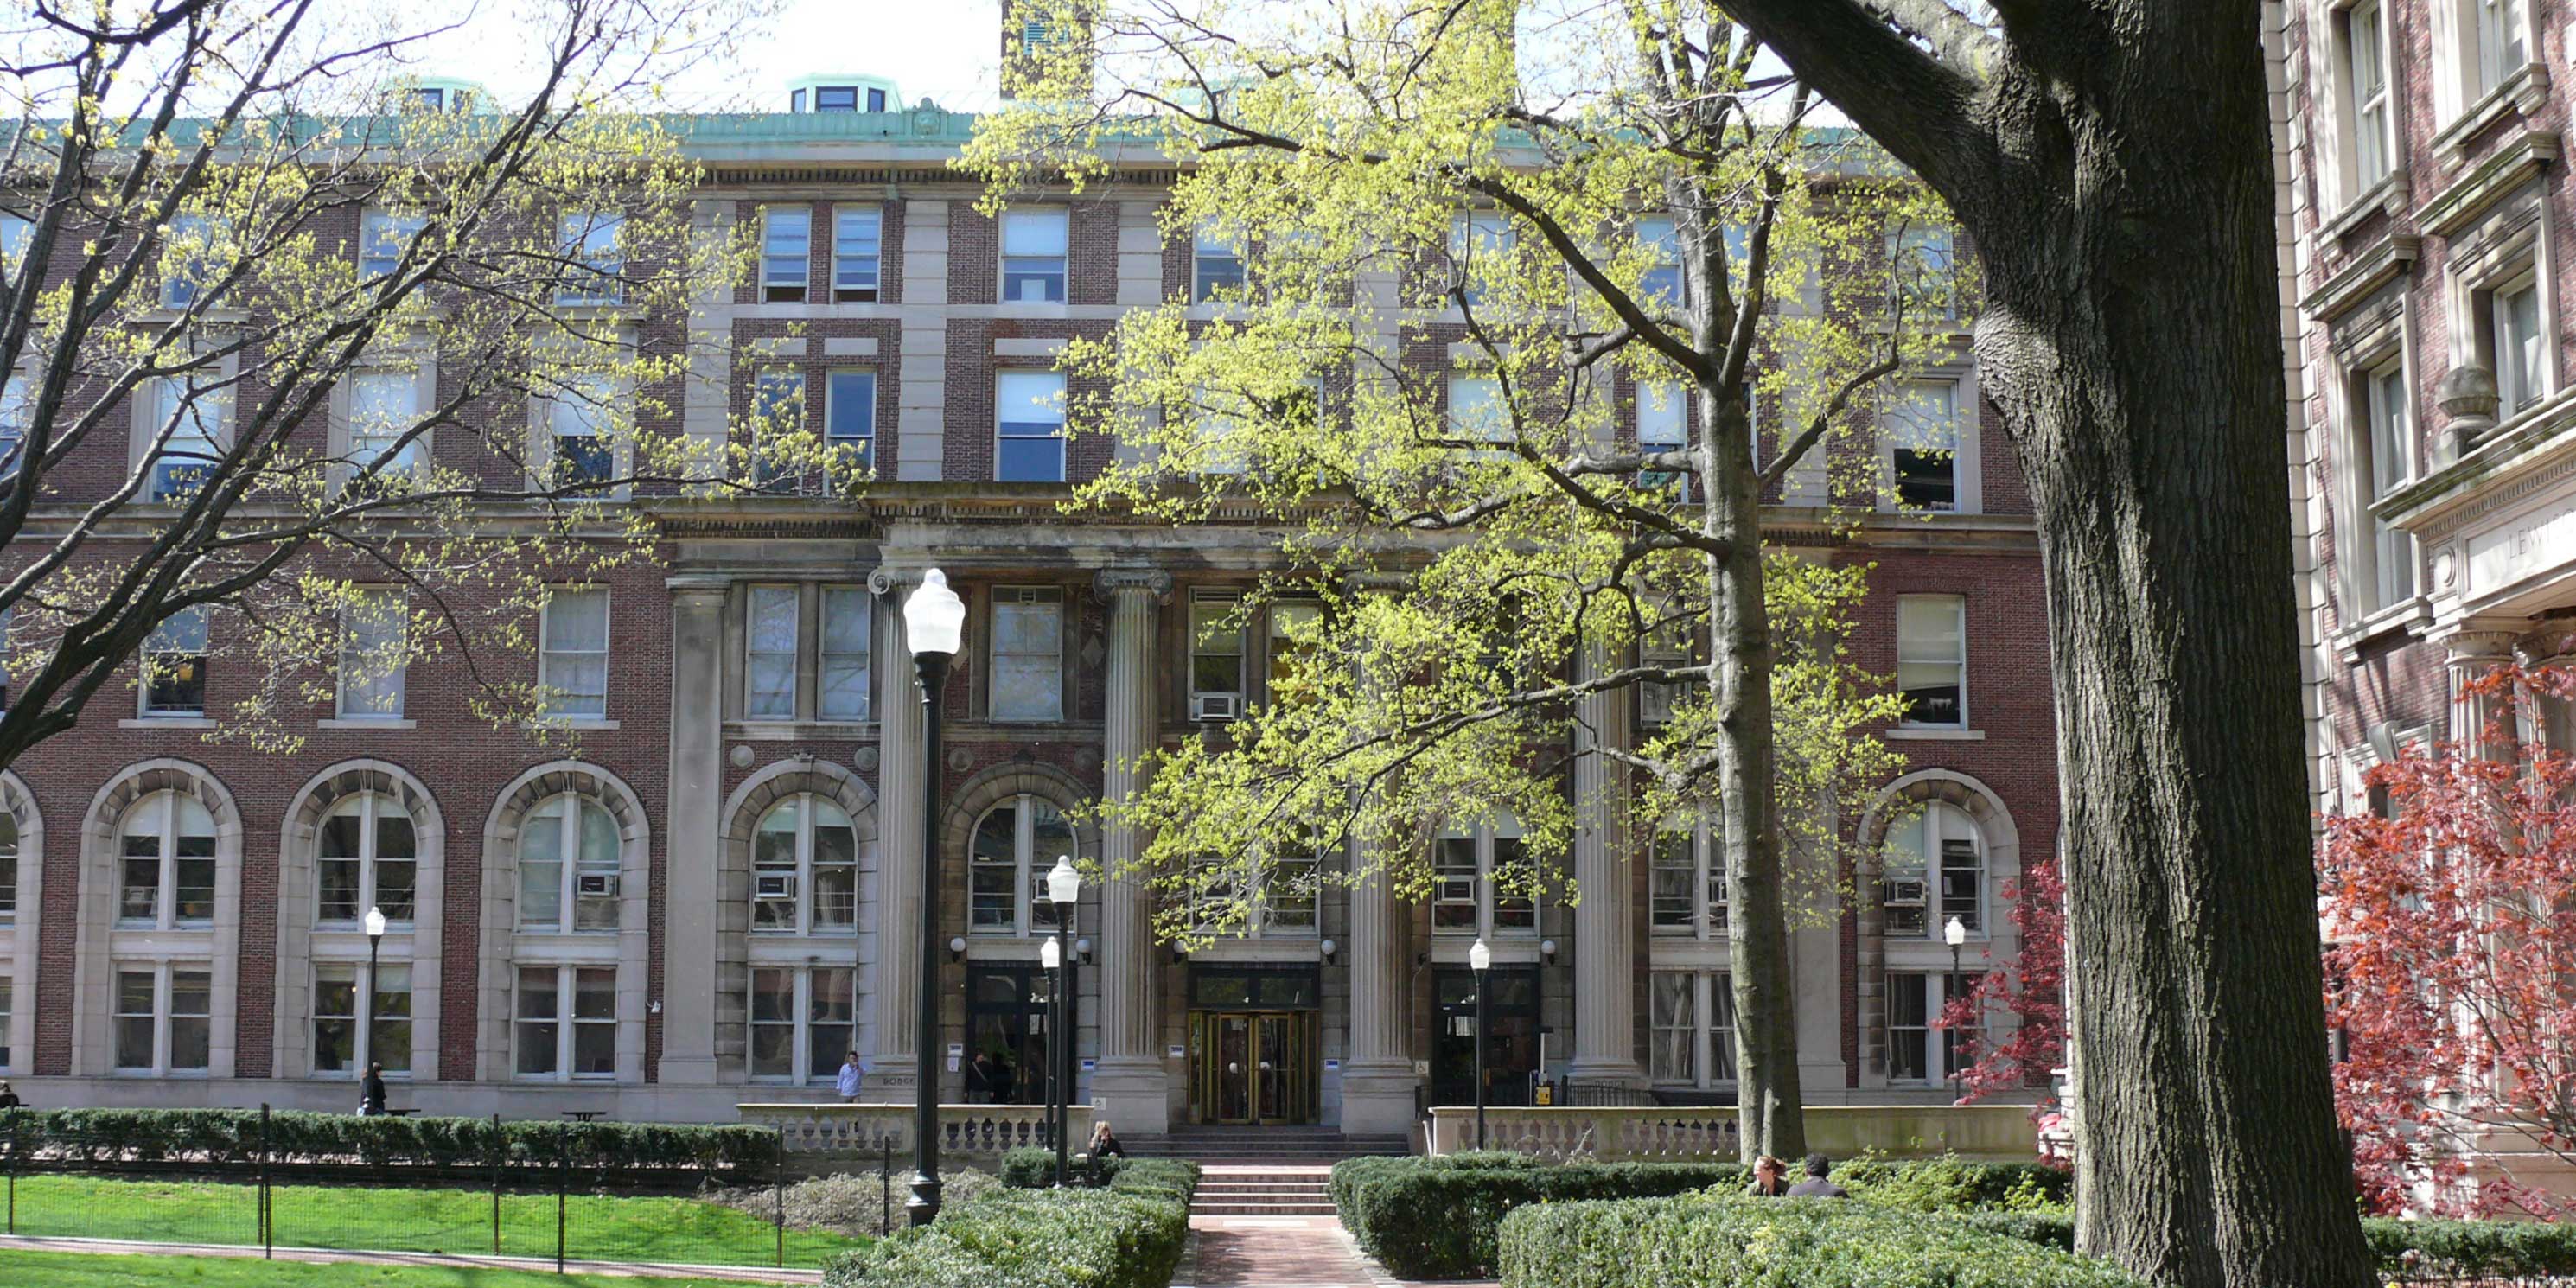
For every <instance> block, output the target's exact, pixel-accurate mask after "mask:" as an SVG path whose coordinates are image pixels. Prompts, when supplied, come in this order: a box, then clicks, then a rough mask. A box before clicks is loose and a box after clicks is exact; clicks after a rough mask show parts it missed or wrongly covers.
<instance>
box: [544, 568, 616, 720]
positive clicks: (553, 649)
mask: <svg viewBox="0 0 2576 1288" xmlns="http://www.w3.org/2000/svg"><path fill="white" fill-rule="evenodd" d="M539 633H540V635H542V637H543V638H541V639H540V640H539V641H538V646H537V648H538V651H537V687H538V688H539V689H540V690H542V697H543V700H544V708H543V709H544V713H545V714H546V715H548V716H551V717H555V718H558V719H562V718H572V719H601V718H604V717H606V716H607V714H608V591H607V590H606V589H605V588H602V587H598V586H588V587H582V586H557V587H553V588H550V589H549V590H548V591H547V592H546V609H545V615H544V617H543V619H542V620H541V622H540V624H539Z"/></svg>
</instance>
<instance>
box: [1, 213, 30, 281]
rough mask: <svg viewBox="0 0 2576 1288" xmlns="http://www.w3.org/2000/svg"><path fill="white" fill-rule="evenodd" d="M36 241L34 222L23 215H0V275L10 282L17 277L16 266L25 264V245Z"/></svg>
mask: <svg viewBox="0 0 2576 1288" xmlns="http://www.w3.org/2000/svg"><path fill="white" fill-rule="evenodd" d="M35 239H36V225H35V222H34V221H32V220H30V219H28V218H27V217H26V216H25V215H7V214H0V273H6V274H8V276H9V279H10V281H11V282H13V283H14V282H15V281H16V280H17V277H18V266H19V265H20V264H22V263H25V262H26V259H27V244H28V243H30V242H32V241H34V240H35Z"/></svg>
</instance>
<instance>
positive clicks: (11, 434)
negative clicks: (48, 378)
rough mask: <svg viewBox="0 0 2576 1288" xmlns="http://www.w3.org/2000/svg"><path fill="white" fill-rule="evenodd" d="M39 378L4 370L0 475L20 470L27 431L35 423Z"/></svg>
mask: <svg viewBox="0 0 2576 1288" xmlns="http://www.w3.org/2000/svg"><path fill="white" fill-rule="evenodd" d="M35 406H36V379H35V377H34V376H32V375H19V374H15V373H11V372H0V478H6V477H8V476H9V475H12V474H15V473H17V472H18V465H19V461H18V456H19V454H20V453H21V452H23V451H24V450H25V449H26V446H27V431H28V430H30V429H32V428H34V426H35Z"/></svg>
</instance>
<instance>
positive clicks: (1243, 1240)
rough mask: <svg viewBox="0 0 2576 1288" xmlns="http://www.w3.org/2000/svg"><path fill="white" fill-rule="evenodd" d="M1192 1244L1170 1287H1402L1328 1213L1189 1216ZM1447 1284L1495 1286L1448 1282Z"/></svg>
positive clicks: (1463, 1287) (1446, 1287)
mask: <svg viewBox="0 0 2576 1288" xmlns="http://www.w3.org/2000/svg"><path fill="white" fill-rule="evenodd" d="M1190 1232H1191V1234H1190V1248H1189V1252H1188V1253H1187V1254H1186V1255H1185V1256H1183V1257H1182V1259H1181V1268H1180V1272H1179V1273H1178V1274H1175V1275H1174V1276H1173V1277H1172V1288H1401V1286H1402V1285H1405V1284H1406V1283H1407V1282H1408V1281H1405V1280H1399V1279H1396V1278H1394V1277H1393V1276H1391V1275H1389V1274H1387V1272H1386V1270H1385V1269H1384V1268H1383V1267H1381V1266H1379V1265H1378V1264H1377V1263H1376V1262H1374V1261H1371V1260H1369V1259H1368V1258H1367V1257H1366V1256H1364V1255H1362V1254H1361V1252H1360V1250H1359V1249H1358V1248H1357V1247H1354V1246H1353V1245H1352V1243H1351V1241H1350V1236H1348V1235H1346V1234H1344V1233H1343V1232H1342V1226H1341V1222H1339V1221H1337V1220H1335V1219H1333V1218H1332V1217H1328V1216H1199V1217H1192V1218H1190ZM1443 1288H1492V1285H1490V1284H1483V1285H1479V1284H1475V1283H1471V1282H1460V1281H1449V1282H1448V1283H1445V1284H1444V1285H1443Z"/></svg>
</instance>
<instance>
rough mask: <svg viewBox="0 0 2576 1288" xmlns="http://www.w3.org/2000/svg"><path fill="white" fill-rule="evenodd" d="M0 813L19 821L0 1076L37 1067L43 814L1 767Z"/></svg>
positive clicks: (3, 943) (5, 942) (1, 947)
mask: <svg viewBox="0 0 2576 1288" xmlns="http://www.w3.org/2000/svg"><path fill="white" fill-rule="evenodd" d="M0 813H5V814H7V815H8V816H9V818H10V821H12V822H14V823H16V824H17V825H18V887H17V896H18V911H17V914H16V915H15V916H14V917H13V918H11V920H10V922H9V924H8V925H6V926H0V959H5V960H6V961H7V962H8V963H9V978H10V980H11V985H10V993H9V1031H8V1033H7V1034H6V1035H5V1037H6V1040H7V1041H8V1043H9V1059H8V1060H6V1061H0V1075H6V1076H9V1077H26V1076H28V1075H31V1074H33V1073H34V1072H35V1071H36V971H37V968H38V967H37V962H38V960H39V958H38V953H37V946H38V941H39V939H40V938H41V932H42V931H43V929H44V927H43V926H42V925H40V924H39V922H40V920H41V914H42V912H43V910H44V906H45V905H44V899H45V816H44V813H43V812H42V811H40V810H38V809H37V808H36V794H35V793H34V792H33V791H30V790H28V787H27V782H26V780H25V779H23V778H20V777H18V775H17V774H16V773H14V772H12V771H9V770H5V769H0Z"/></svg>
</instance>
